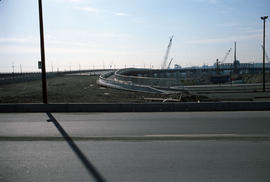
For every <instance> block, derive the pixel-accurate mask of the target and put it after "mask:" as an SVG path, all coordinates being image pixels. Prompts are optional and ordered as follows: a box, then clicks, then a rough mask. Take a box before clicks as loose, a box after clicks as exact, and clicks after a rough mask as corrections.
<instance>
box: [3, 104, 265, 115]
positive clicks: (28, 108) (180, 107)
mask: <svg viewBox="0 0 270 182" xmlns="http://www.w3.org/2000/svg"><path fill="white" fill-rule="evenodd" d="M183 111H270V102H205V103H190V102H186V103H145V104H136V103H118V104H117V103H116V104H0V112H1V113H13V112H14V113H16V112H183Z"/></svg>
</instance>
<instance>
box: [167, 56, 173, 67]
mask: <svg viewBox="0 0 270 182" xmlns="http://www.w3.org/2000/svg"><path fill="white" fill-rule="evenodd" d="M172 60H173V58H172V59H171V60H170V62H169V64H168V68H167V69H170V67H171V63H172Z"/></svg>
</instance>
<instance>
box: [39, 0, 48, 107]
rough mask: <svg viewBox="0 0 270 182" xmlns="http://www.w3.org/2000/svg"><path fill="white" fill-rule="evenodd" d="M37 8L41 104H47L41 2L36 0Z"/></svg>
mask: <svg viewBox="0 0 270 182" xmlns="http://www.w3.org/2000/svg"><path fill="white" fill-rule="evenodd" d="M38 7H39V29H40V52H41V66H42V67H41V68H42V96H43V103H44V104H47V103H48V99H47V83H46V67H45V51H44V49H45V48H44V33H43V17H42V0H38Z"/></svg>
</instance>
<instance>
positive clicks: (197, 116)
mask: <svg viewBox="0 0 270 182" xmlns="http://www.w3.org/2000/svg"><path fill="white" fill-rule="evenodd" d="M52 116H53V117H54V119H55V120H56V121H55V122H56V123H58V124H59V126H60V127H61V128H62V129H63V130H64V131H65V132H66V134H67V135H69V136H70V137H71V138H72V139H73V140H74V142H75V145H76V146H77V147H78V149H79V150H80V151H81V152H82V153H83V154H84V155H85V157H86V158H87V160H88V161H89V162H90V163H91V164H92V165H93V166H94V167H95V168H96V169H97V170H98V172H99V173H100V174H101V175H102V176H103V177H104V178H105V179H106V180H107V181H153V182H154V181H245V182H246V181H262V182H268V181H269V180H270V173H269V171H270V155H269V153H270V112H268V111H267V112H266V111H262V112H177V113H53V114H52ZM48 119H49V118H48V115H46V113H32V114H31V113H28V114H25V113H22V114H0V146H1V148H0V181H1V182H2V181H12V182H13V181H40V182H43V181H93V177H92V176H91V174H90V173H89V171H88V169H87V167H86V165H85V164H84V163H83V162H82V159H81V158H80V156H79V155H78V151H77V152H76V150H74V148H73V147H72V145H70V143H69V142H68V141H65V140H63V138H62V134H63V133H62V134H61V133H60V132H59V130H58V129H59V128H58V129H57V127H56V125H55V122H53V121H52V120H50V121H49V122H48V121H47V120H48ZM78 156H79V157H78Z"/></svg>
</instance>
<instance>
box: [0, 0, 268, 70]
mask: <svg viewBox="0 0 270 182" xmlns="http://www.w3.org/2000/svg"><path fill="white" fill-rule="evenodd" d="M37 2H38V0H1V1H0V72H4V71H12V65H14V69H15V71H19V70H20V69H19V68H20V65H22V69H23V71H37V70H38V69H37V61H38V60H40V47H39V24H38V3H37ZM269 13H270V0H43V16H44V32H45V51H46V64H47V65H46V66H47V70H48V71H51V70H52V66H53V69H54V70H56V69H57V68H59V70H64V69H66V70H69V69H70V68H71V69H79V64H80V66H81V69H89V68H93V66H94V67H95V68H103V65H105V66H106V68H108V67H109V66H110V65H112V67H114V65H115V66H116V67H125V65H126V67H133V66H135V67H144V66H145V67H149V66H150V64H152V65H154V68H160V66H161V65H162V62H163V59H164V55H165V51H166V47H167V45H168V42H169V36H171V35H174V39H173V44H172V49H171V54H170V57H173V58H174V60H173V63H172V65H174V64H180V65H181V66H195V65H203V64H209V65H212V64H213V63H214V62H215V60H216V59H217V58H219V59H222V58H223V57H224V56H225V53H226V52H227V51H228V50H229V48H233V44H234V41H237V47H238V55H237V57H238V59H239V60H240V61H241V62H259V61H261V60H262V49H261V47H260V46H261V44H262V20H261V19H260V17H261V16H265V15H270V14H269ZM266 29H267V32H266V33H267V34H266V36H267V39H266V51H267V52H269V53H268V54H270V49H269V48H270V39H269V37H270V24H269V19H268V21H267V23H266ZM232 60H233V54H232V53H231V55H230V56H229V57H228V59H227V60H226V62H232Z"/></svg>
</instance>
